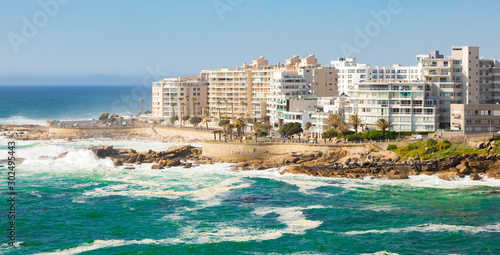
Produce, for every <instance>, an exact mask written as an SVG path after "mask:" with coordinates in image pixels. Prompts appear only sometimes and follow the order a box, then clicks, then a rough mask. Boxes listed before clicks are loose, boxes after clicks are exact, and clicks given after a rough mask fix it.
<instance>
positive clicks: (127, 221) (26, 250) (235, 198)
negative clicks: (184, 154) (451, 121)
mask: <svg viewBox="0 0 500 255" xmlns="http://www.w3.org/2000/svg"><path fill="white" fill-rule="evenodd" d="M31 88H32V89H25V88H7V90H6V88H5V87H0V89H2V93H0V98H1V100H2V102H3V103H4V106H5V108H3V109H7V110H5V111H4V110H3V109H2V113H1V114H2V115H1V116H2V119H5V120H6V121H7V122H8V121H12V120H14V121H16V120H17V121H19V120H25V121H28V122H29V121H32V120H39V121H42V120H43V121H45V119H46V118H56V119H64V118H71V117H73V116H75V117H76V118H84V117H87V118H88V117H95V116H96V115H98V114H100V112H112V111H111V110H110V109H108V108H107V107H111V106H112V103H113V102H114V101H116V100H118V101H116V102H118V103H120V102H121V101H120V100H121V99H120V96H122V95H130V94H128V93H129V92H130V91H132V90H133V89H134V87H112V88H111V87H107V88H106V87H94V88H93V89H90V87H86V89H85V88H82V87H71V88H69V87H68V88H62V87H59V88H56V87H49V88H47V87H46V88H45V89H44V88H43V87H37V88H34V87H31ZM9 89H10V90H9ZM23 89H25V90H26V92H25V93H26V95H29V98H31V99H32V100H33V101H30V100H25V99H23V98H24V97H23V96H21V95H17V94H15V95H14V94H12V91H20V90H23ZM86 90H89V91H86ZM91 90H93V92H92V91H91ZM5 91H10V92H9V93H10V95H7V96H6V94H4V93H3V92H5ZM37 91H38V92H37ZM63 92H64V93H63ZM98 92H99V93H98ZM130 93H132V92H130ZM56 94H57V95H59V96H55V95H56ZM60 95H64V97H65V98H61V96H60ZM68 98H72V100H70V99H68ZM145 99H146V98H145ZM4 100H10V101H4ZM22 100H25V102H26V105H23V104H21V103H19V102H21V101H22ZM5 102H8V103H7V104H5ZM54 104H57V106H54ZM86 104H87V105H89V107H88V108H86V107H85V105H86ZM121 104H123V105H126V100H125V101H124V102H122V103H121ZM145 104H146V103H145ZM93 107H95V108H93ZM130 107H131V109H130V112H131V113H134V112H138V111H140V104H136V105H135V106H133V107H132V106H130ZM138 107H139V108H138ZM90 109H92V110H90ZM116 109H117V111H116V112H117V113H120V111H123V113H126V112H127V109H126V107H123V109H119V108H116ZM145 109H146V107H145ZM73 111H74V112H73ZM51 114H54V115H51ZM93 114H96V115H93ZM52 116H55V117H52ZM9 141H11V140H7V139H5V138H0V159H5V158H7V156H8V142H9ZM15 142H16V156H17V157H19V158H24V159H25V160H24V161H23V162H22V163H20V164H18V165H17V166H16V180H15V181H16V189H17V192H18V194H17V196H16V201H17V202H16V212H15V215H16V233H15V235H16V241H17V242H18V243H17V245H18V247H10V246H9V245H8V244H7V243H8V238H7V236H8V231H7V229H8V228H9V227H10V225H9V220H8V218H7V215H8V212H9V202H7V200H8V199H9V195H7V194H6V192H7V191H8V190H7V189H8V185H7V177H8V176H7V170H6V167H7V163H2V162H0V165H2V166H0V169H2V170H1V173H2V175H1V176H0V178H1V180H2V181H1V185H0V189H1V190H2V198H1V199H0V210H2V211H1V212H0V217H1V218H2V219H1V221H0V222H1V226H0V233H1V234H0V240H2V242H1V243H2V244H1V245H0V254H500V195H499V194H498V193H496V194H495V193H491V191H500V180H494V179H487V178H486V179H484V180H482V181H471V180H469V179H468V178H464V179H461V180H457V181H444V180H441V179H439V178H437V177H436V176H426V175H421V176H410V179H407V180H368V179H364V180H361V179H343V178H321V177H311V176H305V175H291V174H285V175H281V174H280V173H279V172H280V169H266V170H260V171H257V170H255V171H239V172H235V171H231V170H230V166H231V164H227V163H217V164H211V165H199V166H194V167H192V168H189V169H185V168H182V167H173V168H170V169H162V170H151V164H142V165H137V166H135V169H124V167H116V166H114V165H113V162H112V161H111V160H110V159H98V158H96V157H95V156H94V154H93V153H92V152H91V151H90V150H86V149H84V148H86V147H88V146H92V145H113V146H114V147H115V148H133V149H135V150H137V151H148V150H150V149H152V150H155V151H161V150H166V149H167V148H168V147H170V146H173V145H176V144H168V143H159V142H153V141H139V140H129V141H112V140H106V139H89V140H75V141H74V142H65V141H62V140H50V141H15ZM193 146H202V145H201V144H194V145H193ZM64 152H68V154H67V156H66V157H63V158H57V156H58V155H60V154H61V153H64ZM41 156H48V157H41Z"/></svg>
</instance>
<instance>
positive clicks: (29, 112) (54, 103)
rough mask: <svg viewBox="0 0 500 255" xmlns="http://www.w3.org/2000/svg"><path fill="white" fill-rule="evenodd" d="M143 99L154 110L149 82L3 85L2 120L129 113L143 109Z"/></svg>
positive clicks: (0, 91)
mask: <svg viewBox="0 0 500 255" xmlns="http://www.w3.org/2000/svg"><path fill="white" fill-rule="evenodd" d="M140 99H144V100H145V101H144V104H143V106H144V111H146V110H151V87H150V86H0V103H1V104H2V110H1V111H0V124H12V123H15V124H42V125H45V121H46V120H54V119H60V120H66V119H90V118H96V119H97V118H98V117H99V116H100V115H101V114H102V113H103V112H108V113H116V114H119V115H120V116H130V115H131V114H134V115H135V114H137V113H139V112H141V110H142V109H141V103H140V102H139V100H140Z"/></svg>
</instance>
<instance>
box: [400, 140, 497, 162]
mask: <svg viewBox="0 0 500 255" xmlns="http://www.w3.org/2000/svg"><path fill="white" fill-rule="evenodd" d="M429 140H431V139H429ZM429 140H428V141H426V142H422V141H418V142H414V143H410V144H408V145H406V146H403V147H399V148H392V151H394V152H396V153H397V154H399V155H400V156H401V159H402V160H404V158H419V159H420V160H428V159H439V158H448V157H451V156H461V155H464V154H473V153H476V154H478V155H484V154H487V153H488V152H487V151H486V150H479V149H475V148H472V147H469V146H467V145H465V144H461V143H450V142H449V141H448V140H441V141H435V140H432V141H429ZM499 144H500V141H499ZM495 150H498V151H499V152H500V148H499V147H496V148H495Z"/></svg>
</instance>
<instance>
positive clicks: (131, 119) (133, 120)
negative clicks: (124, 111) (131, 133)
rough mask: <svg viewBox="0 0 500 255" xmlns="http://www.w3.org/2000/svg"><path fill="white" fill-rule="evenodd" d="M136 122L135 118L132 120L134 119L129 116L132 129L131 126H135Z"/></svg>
mask: <svg viewBox="0 0 500 255" xmlns="http://www.w3.org/2000/svg"><path fill="white" fill-rule="evenodd" d="M136 120H137V119H136V118H134V117H132V116H130V121H132V127H133V126H135V124H134V122H135V121H136Z"/></svg>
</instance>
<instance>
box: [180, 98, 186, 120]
mask: <svg viewBox="0 0 500 255" xmlns="http://www.w3.org/2000/svg"><path fill="white" fill-rule="evenodd" d="M178 100H179V102H181V103H180V106H181V114H180V118H182V116H183V115H184V112H185V109H184V103H183V102H182V101H183V100H184V98H183V97H179V98H178Z"/></svg>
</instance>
